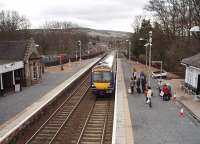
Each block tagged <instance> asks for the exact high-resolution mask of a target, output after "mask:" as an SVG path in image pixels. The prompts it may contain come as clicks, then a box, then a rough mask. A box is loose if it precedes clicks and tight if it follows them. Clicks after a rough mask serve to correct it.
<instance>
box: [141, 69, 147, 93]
mask: <svg viewBox="0 0 200 144" xmlns="http://www.w3.org/2000/svg"><path fill="white" fill-rule="evenodd" d="M140 79H141V86H142V93H144V91H145V88H146V76H145V74H144V72H141V73H140Z"/></svg>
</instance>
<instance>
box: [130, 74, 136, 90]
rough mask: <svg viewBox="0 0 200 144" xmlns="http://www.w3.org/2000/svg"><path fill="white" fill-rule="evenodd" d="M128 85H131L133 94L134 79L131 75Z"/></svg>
mask: <svg viewBox="0 0 200 144" xmlns="http://www.w3.org/2000/svg"><path fill="white" fill-rule="evenodd" d="M130 87H131V93H132V94H133V93H134V87H135V81H134V79H133V77H131V80H130Z"/></svg>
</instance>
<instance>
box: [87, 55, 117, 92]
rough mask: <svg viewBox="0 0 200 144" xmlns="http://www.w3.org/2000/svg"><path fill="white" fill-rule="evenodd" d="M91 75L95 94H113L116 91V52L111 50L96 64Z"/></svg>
mask: <svg viewBox="0 0 200 144" xmlns="http://www.w3.org/2000/svg"><path fill="white" fill-rule="evenodd" d="M91 75H92V76H91V89H92V92H93V94H94V95H109V94H110V95H112V94H113V93H114V92H115V80H116V52H115V51H113V52H111V53H110V54H108V55H107V56H105V57H104V58H103V60H101V61H100V62H99V63H98V64H97V65H96V66H94V67H93V68H92V74H91Z"/></svg>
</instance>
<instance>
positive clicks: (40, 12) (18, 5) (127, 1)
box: [0, 0, 148, 31]
mask: <svg viewBox="0 0 200 144" xmlns="http://www.w3.org/2000/svg"><path fill="white" fill-rule="evenodd" d="M1 1H2V2H1ZM147 1H148V0H73V1H66V0H57V1H55V0H18V1H15V0H6V1H4V2H3V0H0V6H1V3H2V4H4V5H5V7H6V8H7V9H14V10H17V11H19V12H20V14H23V15H26V16H27V17H28V18H29V19H30V20H31V22H32V25H33V26H39V25H41V24H42V23H44V22H45V21H47V20H58V21H60V20H61V21H72V22H76V23H78V24H81V25H84V26H90V27H93V28H95V27H98V28H99V27H101V29H106V28H111V29H113V28H114V30H126V31H127V27H130V25H131V23H132V21H133V20H134V16H136V15H139V14H141V13H142V12H143V10H142V9H143V7H144V5H145V3H147ZM126 25H127V26H126ZM129 31H132V30H131V29H130V28H129Z"/></svg>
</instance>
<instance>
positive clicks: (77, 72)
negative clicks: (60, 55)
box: [0, 58, 100, 143]
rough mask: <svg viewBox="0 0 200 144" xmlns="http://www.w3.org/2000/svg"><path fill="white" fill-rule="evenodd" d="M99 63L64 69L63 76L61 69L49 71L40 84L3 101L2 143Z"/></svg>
mask: <svg viewBox="0 0 200 144" xmlns="http://www.w3.org/2000/svg"><path fill="white" fill-rule="evenodd" d="M99 60H100V58H94V59H90V60H82V61H81V62H75V63H71V64H70V66H69V65H68V68H66V66H64V71H61V72H60V71H58V69H60V67H58V68H57V67H54V68H50V69H51V70H50V71H49V73H48V75H46V78H45V79H44V80H43V82H41V83H40V84H37V85H35V86H32V87H28V88H26V89H23V91H22V92H20V93H14V94H11V95H7V96H5V97H1V99H0V109H1V112H0V117H1V119H3V120H2V121H3V123H2V125H1V126H0V143H1V142H2V141H3V140H5V138H6V137H8V136H9V135H10V134H11V133H12V132H13V131H17V130H18V129H20V128H21V127H23V125H24V124H25V122H26V121H27V120H28V119H29V118H31V117H32V116H33V115H34V114H35V113H37V112H38V111H39V110H40V109H41V108H42V107H43V106H44V105H46V104H47V103H49V102H50V101H51V100H52V99H54V98H55V97H56V96H57V95H58V94H59V93H60V92H61V91H63V90H64V89H65V88H67V87H68V86H69V85H70V84H71V83H73V82H74V81H75V80H76V79H77V78H79V77H80V76H81V75H82V74H83V73H85V72H86V71H87V70H88V69H89V68H91V67H92V66H93V65H94V64H95V63H96V62H97V61H99ZM13 111H14V112H13ZM5 113H7V114H5ZM8 114H9V116H8Z"/></svg>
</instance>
